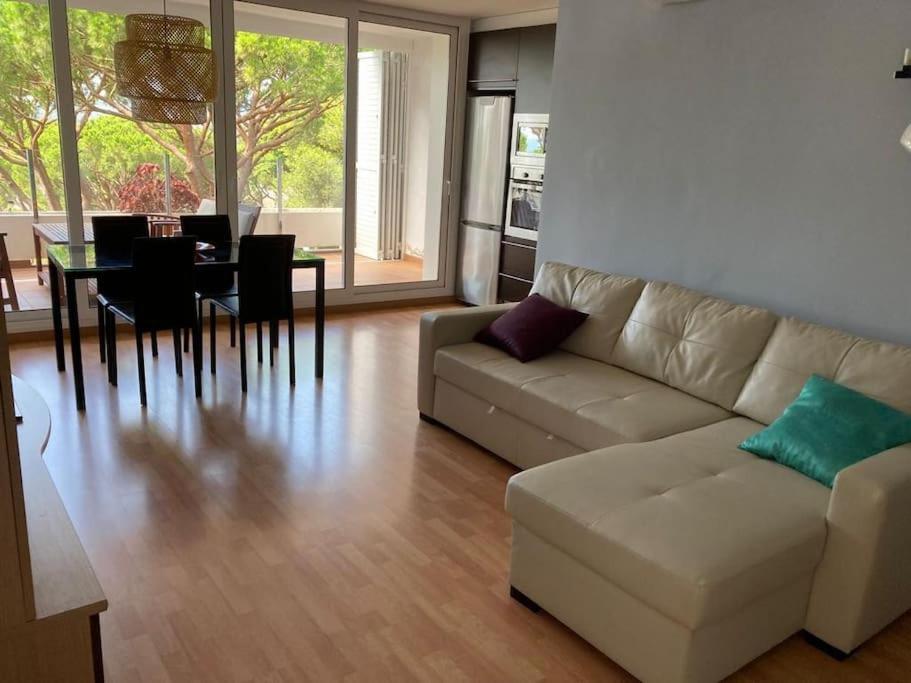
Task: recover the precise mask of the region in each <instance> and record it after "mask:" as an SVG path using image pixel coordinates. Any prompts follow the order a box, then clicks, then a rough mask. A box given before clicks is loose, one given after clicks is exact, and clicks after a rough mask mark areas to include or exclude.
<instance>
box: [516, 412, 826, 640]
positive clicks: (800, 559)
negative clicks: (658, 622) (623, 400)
mask: <svg viewBox="0 0 911 683" xmlns="http://www.w3.org/2000/svg"><path fill="white" fill-rule="evenodd" d="M760 428H761V425H759V424H757V423H756V422H753V421H751V420H748V419H746V418H731V419H729V420H725V421H723V422H719V423H716V424H713V425H710V426H707V427H703V428H700V429H696V430H693V431H690V432H685V433H683V434H677V435H674V436H671V437H667V438H665V439H661V440H658V441H654V442H650V443H643V444H627V445H622V446H614V447H612V448H606V449H602V450H599V451H593V452H591V453H585V454H583V455H579V456H575V457H572V458H568V459H566V460H561V461H558V462H554V463H549V464H547V465H542V466H540V467H536V468H533V469H531V470H527V471H525V472H522V473H520V474H517V475H515V476H513V477H512V479H510V481H509V486H508V488H507V499H506V507H507V510H508V511H509V513H510V514H511V515H512V516H513V518H514V520H515V522H516V523H518V524H520V525H522V526H523V527H525V528H527V529H528V530H529V531H531V532H532V533H534V534H536V535H537V536H539V537H540V538H542V539H544V540H546V541H547V542H549V543H551V544H553V545H554V546H556V547H558V548H560V549H561V550H563V551H564V552H565V553H567V554H569V555H571V556H572V557H574V558H576V559H577V560H578V561H579V562H581V563H582V564H584V565H586V566H587V567H588V568H589V569H591V570H592V571H594V572H596V573H598V574H600V575H601V576H603V577H604V578H605V579H607V580H608V581H611V582H612V583H614V584H615V585H617V586H618V587H619V588H621V589H622V590H624V591H626V592H627V593H629V594H630V595H632V596H634V597H636V598H638V599H639V600H641V601H643V602H644V603H646V604H648V605H650V606H651V607H653V608H654V609H656V610H658V611H659V612H661V613H663V614H664V615H666V616H667V617H669V618H671V619H674V620H676V621H677V622H679V623H681V624H683V625H685V626H687V627H688V628H691V629H695V628H699V627H700V626H703V625H705V624H708V623H712V622H715V621H718V620H720V619H722V618H724V617H725V616H727V615H730V614H732V613H734V612H736V611H737V610H739V609H740V608H742V607H743V606H744V605H746V604H748V603H750V602H751V601H753V600H755V599H758V598H760V597H762V596H763V595H766V594H768V593H770V592H772V591H774V590H776V589H778V588H781V587H783V586H786V585H788V584H789V583H791V582H793V581H794V580H797V579H798V578H800V577H806V576H808V575H809V574H810V573H811V572H812V571H813V570H814V568H815V566H816V564H817V563H818V562H819V559H820V557H821V554H822V549H823V545H824V543H825V536H826V521H825V519H826V509H827V505H828V500H829V490H828V489H827V488H826V487H824V486H822V485H821V484H818V483H817V482H814V481H812V480H811V479H808V478H806V477H804V476H802V475H800V474H798V473H796V472H794V471H793V470H790V469H788V468H786V467H782V466H781V465H778V464H775V463H772V462H769V461H766V460H762V459H759V458H756V457H755V456H753V455H750V454H748V453H745V452H743V451H740V450H738V449H737V445H738V444H739V443H740V442H741V441H742V440H743V439H744V438H745V437H747V436H748V435H750V434H752V433H754V432H755V431H757V430H758V429H760Z"/></svg>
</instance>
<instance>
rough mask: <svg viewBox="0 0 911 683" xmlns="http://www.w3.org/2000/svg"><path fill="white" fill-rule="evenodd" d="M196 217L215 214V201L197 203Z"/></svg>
mask: <svg viewBox="0 0 911 683" xmlns="http://www.w3.org/2000/svg"><path fill="white" fill-rule="evenodd" d="M196 213H197V215H208V214H212V213H215V200H214V199H203V200H202V201H200V202H199V206H198V207H196Z"/></svg>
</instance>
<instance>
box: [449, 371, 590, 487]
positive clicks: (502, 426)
mask: <svg viewBox="0 0 911 683" xmlns="http://www.w3.org/2000/svg"><path fill="white" fill-rule="evenodd" d="M432 419H434V420H437V421H439V422H441V423H442V424H443V425H445V426H446V427H449V428H450V429H452V430H454V431H456V432H458V433H459V434H461V435H462V436H464V437H466V438H468V439H471V440H472V441H474V442H475V443H476V444H478V445H479V446H481V447H482V448H485V449H487V450H489V451H491V452H492V453H495V454H496V455H498V456H500V457H501V458H503V459H504V460H508V461H509V462H511V463H512V464H513V465H516V466H517V467H520V468H522V469H527V468H529V467H535V466H537V465H543V464H544V463H548V462H552V461H554V460H559V459H561V458H568V457H570V456H572V455H578V454H580V453H584V452H585V449H582V448H579V447H578V446H575V445H574V444H571V443H569V442H567V441H564V440H563V439H560V438H559V437H556V436H554V435H553V434H548V433H547V432H545V431H544V430H542V429H539V428H537V427H535V426H534V425H531V424H529V423H528V422H525V421H524V420H522V419H520V418H518V417H516V416H515V415H512V414H510V413H508V412H507V411H505V410H503V409H502V408H499V407H497V406H493V405H491V404H490V403H489V402H487V401H484V400H483V399H480V398H478V397H477V396H473V395H471V394H469V393H468V392H466V391H463V390H462V389H459V388H458V387H457V386H455V385H453V384H450V383H449V382H447V381H446V380H443V379H440V378H439V377H437V378H436V387H435V389H434V403H433V418H432Z"/></svg>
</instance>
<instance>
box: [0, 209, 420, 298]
mask: <svg viewBox="0 0 911 683" xmlns="http://www.w3.org/2000/svg"><path fill="white" fill-rule="evenodd" d="M65 221H66V217H65V216H64V215H63V214H60V213H51V212H48V213H42V214H41V222H44V223H54V222H60V223H62V222H65ZM32 223H33V218H32V216H31V214H23V213H18V214H16V213H5V214H0V232H5V233H6V235H7V236H6V245H7V250H8V251H9V258H10V262H11V264H12V266H13V268H12V272H13V281H14V282H15V285H16V293H17V296H18V299H19V310H22V311H29V310H42V309H47V308H50V290H49V289H48V287H46V286H43V285H39V283H38V278H37V276H36V268H35V243H34V238H33V234H32ZM256 234H285V235H288V234H293V235H294V236H295V243H296V244H297V245H298V246H302V247H307V248H310V249H312V250H314V251H318V252H319V253H320V254H321V255H322V256H323V257H325V259H326V288H327V289H340V288H342V287H343V286H344V275H343V268H344V263H343V251H342V247H341V245H342V242H343V225H342V209H335V208H329V209H285V210H284V211H283V212H282V214H281V225H279V214H278V211H277V210H276V209H272V208H264V209H263V211H262V213H261V214H260V217H259V222H258V223H257V226H256ZM355 264H356V265H355V268H356V271H357V280H358V285H374V284H397V283H405V282H419V281H421V280H422V279H423V277H424V267H423V260H422V259H421V258H420V257H418V256H412V255H406V256H405V257H404V258H402V259H400V260H388V261H376V260H373V259H370V258H367V257H364V256H361V255H359V254H356V255H355ZM293 285H294V291H310V290H312V289H313V288H314V287H315V282H314V274H313V271H312V270H300V271H295V272H294V281H293Z"/></svg>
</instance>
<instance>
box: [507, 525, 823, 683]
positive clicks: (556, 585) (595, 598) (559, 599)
mask: <svg viewBox="0 0 911 683" xmlns="http://www.w3.org/2000/svg"><path fill="white" fill-rule="evenodd" d="M811 580H812V576H809V575H808V576H806V577H802V578H801V579H800V580H798V581H796V582H793V583H791V584H788V585H786V586H783V587H781V588H779V589H777V590H776V591H774V592H773V593H771V594H769V595H766V596H764V597H762V598H760V599H758V600H756V601H755V602H753V603H751V604H749V605H747V606H745V607H744V608H743V609H742V610H741V611H739V612H737V613H736V614H732V615H730V616H729V617H727V618H725V619H723V620H721V621H718V622H714V623H711V624H707V625H705V626H703V627H700V628H698V629H696V630H692V629H690V628H688V627H686V626H684V625H683V624H680V623H678V622H676V621H674V620H672V619H670V618H668V617H666V616H665V615H664V614H661V613H660V612H658V611H657V610H655V609H654V608H652V607H650V606H649V605H647V604H645V603H644V602H642V601H641V600H639V599H637V598H634V597H633V596H631V595H629V594H628V593H627V592H625V591H624V590H622V589H621V588H619V587H618V586H617V585H616V584H614V583H612V582H610V581H608V580H606V579H605V578H603V577H602V576H601V575H599V574H597V573H595V572H594V571H592V570H590V569H589V568H588V567H586V566H584V565H582V564H580V563H579V562H577V561H576V560H575V559H574V558H572V557H571V556H569V555H567V554H566V553H564V552H563V551H561V550H559V549H558V548H556V547H554V546H553V545H551V544H550V543H548V542H547V541H544V540H543V539H541V538H540V537H538V536H537V535H535V534H534V533H532V532H531V531H529V530H528V529H526V528H525V527H523V526H522V525H521V524H519V523H518V522H516V521H514V522H513V542H512V557H511V564H510V584H511V585H512V586H513V587H514V589H515V590H516V591H518V592H520V593H521V594H523V595H524V596H527V597H528V599H529V600H531V601H533V602H535V603H537V604H540V606H541V609H544V610H546V611H547V612H548V613H549V614H551V615H552V616H553V617H554V618H556V619H558V620H559V621H561V622H562V623H564V624H565V625H566V626H568V627H569V628H571V629H572V630H573V631H575V632H576V633H577V634H579V635H580V636H582V637H583V638H585V640H587V641H588V642H590V643H591V644H592V645H594V646H595V647H596V648H598V649H599V650H601V652H603V653H604V654H606V655H607V656H608V657H610V658H611V659H612V660H613V661H614V662H616V663H617V664H619V665H620V666H622V667H623V668H624V669H626V670H627V671H629V672H630V673H632V674H633V675H634V676H636V677H637V678H639V679H641V680H644V681H668V682H679V683H691V682H697V681H699V682H701V681H717V680H720V679H722V678H724V677H725V676H728V675H729V674H731V673H733V672H734V671H737V670H738V669H740V668H741V667H743V666H744V665H745V664H747V663H748V662H750V661H751V660H753V659H755V658H756V657H758V656H759V655H761V654H762V653H764V652H766V651H767V650H769V649H771V648H772V647H774V646H775V645H777V644H778V643H780V642H782V641H783V640H785V639H786V638H788V637H789V636H791V635H793V634H794V633H797V632H799V631H800V630H801V629H802V628H803V619H804V616H805V613H806V606H807V596H808V595H809V588H810V582H811Z"/></svg>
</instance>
